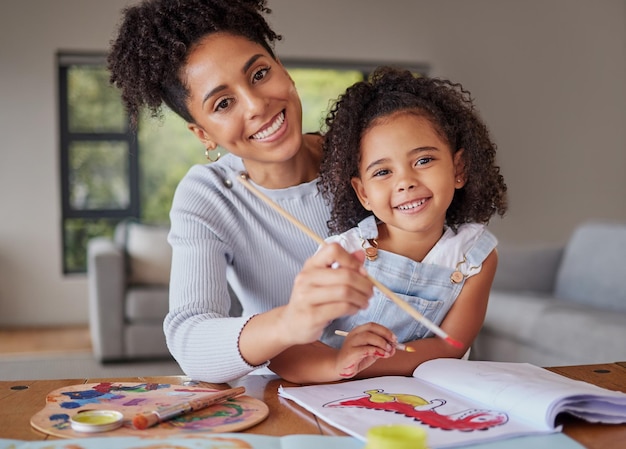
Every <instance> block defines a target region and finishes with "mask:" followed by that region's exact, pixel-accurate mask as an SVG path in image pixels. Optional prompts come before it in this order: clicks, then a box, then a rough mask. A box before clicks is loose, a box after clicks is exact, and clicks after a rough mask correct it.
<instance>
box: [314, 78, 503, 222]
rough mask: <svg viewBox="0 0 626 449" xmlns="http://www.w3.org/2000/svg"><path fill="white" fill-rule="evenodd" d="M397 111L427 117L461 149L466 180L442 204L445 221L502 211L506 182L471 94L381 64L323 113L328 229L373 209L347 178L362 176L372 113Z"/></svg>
mask: <svg viewBox="0 0 626 449" xmlns="http://www.w3.org/2000/svg"><path fill="white" fill-rule="evenodd" d="M398 112H407V113H413V114H418V115H421V116H423V117H426V118H427V119H428V120H429V121H430V122H431V123H432V124H433V126H434V127H435V129H436V130H437V131H438V132H439V134H440V135H441V136H442V137H443V138H444V139H445V140H446V141H447V143H448V144H449V145H450V148H452V151H453V152H454V153H456V151H458V150H459V149H461V148H464V152H463V161H464V163H465V178H466V184H465V186H464V187H463V188H461V189H457V190H456V192H455V194H454V198H453V200H452V203H451V204H450V207H449V208H448V210H447V213H446V224H447V225H448V226H450V227H452V228H453V229H456V227H458V225H460V224H462V223H468V222H476V223H485V224H486V223H488V222H489V220H490V218H491V217H492V216H493V215H494V214H495V213H497V214H499V215H500V216H503V215H504V213H505V212H506V208H507V200H506V190H507V187H506V184H505V183H504V179H503V177H502V175H501V174H500V168H499V167H498V166H497V165H495V156H496V145H495V144H494V143H493V142H492V141H491V139H490V137H489V132H488V130H487V127H486V126H485V124H484V123H483V122H482V120H481V118H480V117H479V115H478V113H477V112H476V111H475V110H474V104H473V100H472V98H471V96H470V93H469V92H468V91H466V90H465V89H464V88H463V86H461V85H460V84H455V83H452V82H450V81H448V80H443V79H437V78H428V77H415V76H414V75H413V74H412V73H411V72H409V71H406V70H400V69H394V68H391V67H380V68H378V69H377V70H376V71H375V72H374V73H373V74H372V76H371V77H370V79H369V80H368V81H361V82H358V83H356V84H354V85H353V86H352V87H350V88H348V89H347V90H346V92H345V93H344V94H343V95H341V96H340V97H339V98H338V100H337V101H336V102H335V104H334V105H333V106H332V108H331V110H330V112H329V113H328V116H327V118H326V127H327V132H326V135H325V139H324V157H323V160H322V166H321V174H320V183H319V188H320V191H321V192H322V194H323V195H324V196H325V198H326V199H327V200H328V201H329V202H330V204H331V216H330V220H329V222H328V226H329V228H330V231H331V233H333V234H335V233H341V232H344V231H346V230H348V229H350V228H352V227H354V226H356V225H357V224H358V223H359V221H361V220H362V219H363V218H365V217H367V216H368V215H369V214H371V212H370V211H368V210H366V209H365V208H363V206H362V205H361V203H360V202H359V200H358V198H357V196H356V193H355V192H354V190H353V188H352V185H351V179H352V178H353V177H358V176H359V160H360V151H359V148H360V141H361V137H362V136H363V134H364V133H365V132H366V131H367V130H368V129H369V128H370V127H372V126H374V125H375V124H376V123H377V120H379V119H382V118H384V117H389V116H390V115H392V114H395V113H398Z"/></svg>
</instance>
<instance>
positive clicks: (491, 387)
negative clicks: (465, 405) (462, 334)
mask: <svg viewBox="0 0 626 449" xmlns="http://www.w3.org/2000/svg"><path fill="white" fill-rule="evenodd" d="M413 375H414V376H415V377H416V378H420V379H423V380H426V381H430V382H432V383H434V384H436V385H438V386H440V387H442V388H446V389H449V390H452V391H454V392H455V393H457V394H459V395H463V396H464V397H467V398H471V399H472V400H474V401H479V402H481V403H483V404H489V405H490V406H492V407H494V408H496V409H498V410H502V411H504V412H506V413H508V414H510V415H514V416H516V417H518V418H519V419H524V420H526V421H528V422H530V423H531V424H532V425H533V426H535V427H537V428H545V429H548V428H552V427H554V425H555V419H556V415H557V414H558V413H560V412H563V411H571V412H574V414H576V415H577V416H580V417H584V418H585V419H588V417H587V416H585V414H584V413H580V412H581V411H583V412H584V410H581V407H582V408H585V409H586V410H587V411H589V412H590V413H589V416H593V415H594V414H600V415H599V416H598V418H599V419H595V420H594V419H589V420H590V421H595V422H624V420H625V419H626V408H625V407H626V395H625V394H624V393H621V392H615V391H611V390H607V389H604V388H601V387H598V386H596V385H592V384H589V383H587V382H581V381H577V380H573V379H569V378H567V377H564V376H561V375H559V374H556V373H553V372H551V371H548V370H546V369H543V368H540V367H538V366H535V365H531V364H528V363H512V362H511V363H509V362H483V361H468V360H459V359H436V360H430V361H428V362H426V363H423V364H421V365H420V366H418V367H417V369H416V370H415V372H414V373H413ZM605 400H607V401H613V402H614V403H613V404H611V403H610V402H605ZM620 402H621V406H619V404H620ZM609 415H613V416H617V417H619V416H620V415H621V420H620V419H618V420H617V421H614V420H611V419H610V417H609Z"/></svg>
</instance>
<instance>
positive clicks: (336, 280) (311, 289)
mask: <svg viewBox="0 0 626 449" xmlns="http://www.w3.org/2000/svg"><path fill="white" fill-rule="evenodd" d="M363 260H364V254H363V252H361V251H359V252H356V253H354V254H350V253H348V252H346V251H345V250H344V249H343V248H342V247H341V246H340V245H339V244H336V243H332V244H327V245H325V246H323V247H322V248H321V249H320V250H319V251H318V252H317V253H315V255H313V256H312V257H311V258H309V259H308V260H307V261H306V263H305V264H304V267H303V268H302V271H301V272H300V273H299V274H298V276H296V279H295V280H294V286H293V290H292V292H291V298H290V300H289V304H287V306H285V307H284V309H283V311H282V314H281V315H282V316H281V320H280V321H281V322H280V324H279V325H280V326H282V327H283V328H284V329H283V332H284V335H286V336H288V337H289V339H290V342H289V343H290V345H294V344H304V343H311V342H314V341H316V340H318V339H319V338H320V336H321V335H322V331H323V330H324V328H325V327H326V325H328V323H329V322H331V321H332V320H334V319H335V318H338V317H340V316H344V315H352V314H354V313H356V312H358V311H359V310H361V309H366V308H367V306H368V302H369V298H370V297H371V296H372V294H373V286H372V283H371V282H370V281H369V279H368V277H367V272H366V271H365V268H364V267H363Z"/></svg>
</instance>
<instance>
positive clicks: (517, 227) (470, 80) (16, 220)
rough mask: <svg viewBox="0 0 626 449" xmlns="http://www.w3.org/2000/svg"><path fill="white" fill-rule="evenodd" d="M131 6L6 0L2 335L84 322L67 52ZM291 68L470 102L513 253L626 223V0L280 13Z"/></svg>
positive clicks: (409, 4)
mask: <svg viewBox="0 0 626 449" xmlns="http://www.w3.org/2000/svg"><path fill="white" fill-rule="evenodd" d="M129 3H131V2H130V1H129V2H127V1H124V0H107V1H101V0H55V1H53V2H52V1H48V0H2V2H0V80H1V82H0V136H1V138H2V140H1V142H2V143H0V154H1V158H0V217H1V219H0V325H5V326H6V325H47V324H51V325H54V324H66V323H69V324H71V323H85V322H86V321H87V299H86V297H87V286H86V281H85V277H84V276H63V275H62V268H61V231H60V217H61V215H60V200H59V191H60V183H59V165H58V157H57V155H58V151H59V150H58V140H59V138H58V132H57V128H58V124H57V114H56V111H57V96H56V92H57V85H56V71H55V60H54V56H55V53H56V52H57V51H58V50H106V48H107V46H108V43H109V41H110V39H111V38H112V37H113V34H114V29H115V26H116V24H117V22H118V20H119V11H120V10H121V8H123V7H124V6H125V5H126V4H129ZM269 4H270V7H271V8H272V9H273V10H274V12H273V14H272V15H271V16H270V21H271V23H272V24H273V25H274V27H275V28H276V30H277V31H278V32H280V33H281V34H283V36H284V40H283V41H282V42H280V43H279V44H278V46H277V50H278V53H279V55H281V56H283V57H298V58H303V57H311V58H322V59H356V60H368V59H373V60H379V61H392V62H395V61H416V62H426V63H428V64H430V66H431V68H432V71H431V74H432V75H435V76H443V77H448V78H451V79H453V80H455V81H459V82H461V83H463V84H464V85H465V86H466V87H467V88H468V89H469V90H471V91H472V93H473V94H474V96H475V97H476V99H477V105H478V108H479V109H480V111H481V113H482V115H483V117H484V118H485V120H486V121H487V123H488V124H489V126H490V128H491V130H492V133H493V137H494V139H495V140H496V142H497V143H498V147H499V155H498V158H499V162H500V165H501V167H502V172H503V174H504V176H505V180H506V181H507V184H508V186H509V198H510V211H509V213H508V215H507V216H506V217H505V218H504V219H503V220H500V219H494V221H493V223H492V225H491V228H492V230H493V231H494V232H495V233H496V234H497V235H498V236H499V238H500V240H501V241H502V242H515V243H529V244H530V243H560V242H563V241H565V240H566V239H567V237H568V236H569V234H570V232H571V231H572V229H573V228H574V226H576V225H577V224H578V223H580V222H582V221H585V220H587V219H589V218H605V219H612V220H620V221H626V200H625V198H624V197H625V196H626V176H624V172H625V171H626V135H625V132H624V128H625V126H626V0H550V1H545V0H526V1H520V0H437V1H435V0H430V1H428V0H390V1H387V2H382V1H379V0H341V1H337V0H315V1H304V0H269Z"/></svg>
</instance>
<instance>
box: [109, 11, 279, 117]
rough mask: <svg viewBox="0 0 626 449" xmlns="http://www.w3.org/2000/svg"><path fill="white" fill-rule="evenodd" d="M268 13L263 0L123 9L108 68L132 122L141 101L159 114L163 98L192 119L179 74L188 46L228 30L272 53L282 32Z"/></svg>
mask: <svg viewBox="0 0 626 449" xmlns="http://www.w3.org/2000/svg"><path fill="white" fill-rule="evenodd" d="M270 12H271V11H270V9H268V8H267V7H266V0H145V1H143V2H142V3H140V4H138V5H136V6H132V7H129V8H126V9H125V10H124V12H123V14H124V20H123V22H122V24H121V25H120V28H119V31H118V35H117V39H115V40H114V41H113V42H112V43H111V49H110V53H109V55H108V68H109V70H110V72H111V77H110V81H111V83H112V84H113V85H115V86H117V87H118V88H120V89H121V91H122V101H123V102H124V104H125V106H126V109H127V110H128V113H129V115H130V118H131V122H132V123H133V125H136V123H137V118H138V115H139V113H140V111H141V109H142V108H143V107H144V106H145V107H147V108H148V109H149V111H150V112H151V113H152V115H153V116H157V117H158V116H160V115H161V105H162V103H165V104H166V105H167V106H168V107H169V108H170V109H172V110H173V111H174V112H176V113H177V114H178V115H180V116H181V117H182V118H183V119H184V120H186V121H187V122H189V123H193V122H194V119H193V117H191V114H190V113H189V109H188V108H187V99H188V97H189V92H188V91H187V88H186V86H185V84H184V81H183V80H181V77H180V74H181V68H182V67H183V66H184V64H185V62H186V60H187V56H188V54H189V51H190V50H191V49H192V48H193V46H194V45H195V44H197V43H198V42H199V41H200V40H201V39H202V38H204V37H206V36H207V35H209V34H212V33H216V32H227V33H232V34H235V35H238V36H243V37H246V38H248V39H250V40H251V41H252V42H256V43H258V44H259V45H262V46H263V47H264V48H265V49H267V50H268V52H269V53H270V55H272V56H274V53H273V51H272V46H273V43H274V41H275V40H280V39H281V36H280V35H277V34H276V33H275V32H274V31H273V30H272V29H271V28H270V26H269V25H268V23H267V22H266V20H265V18H264V17H263V14H264V13H270Z"/></svg>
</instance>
